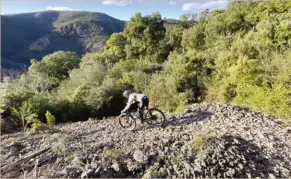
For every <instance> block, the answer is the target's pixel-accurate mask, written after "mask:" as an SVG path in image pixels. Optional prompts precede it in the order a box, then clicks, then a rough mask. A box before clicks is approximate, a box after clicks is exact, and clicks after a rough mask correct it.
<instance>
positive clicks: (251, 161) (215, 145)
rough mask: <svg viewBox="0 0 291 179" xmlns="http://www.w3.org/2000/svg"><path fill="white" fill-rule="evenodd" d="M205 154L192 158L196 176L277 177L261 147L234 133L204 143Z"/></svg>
mask: <svg viewBox="0 0 291 179" xmlns="http://www.w3.org/2000/svg"><path fill="white" fill-rule="evenodd" d="M204 150H205V151H207V152H206V155H203V156H202V157H201V158H199V159H197V161H195V167H194V168H195V169H196V170H194V171H193V173H195V174H194V175H195V176H196V177H197V176H199V177H203V178H205V177H218V178H221V177H224V178H250V177H263V178H267V177H272V176H276V177H280V175H278V174H276V172H274V165H273V164H272V163H271V162H270V161H269V160H268V159H267V157H266V156H265V154H264V153H263V151H262V149H261V148H259V147H258V146H257V145H256V144H253V143H250V142H248V141H246V140H244V139H242V138H240V137H236V136H227V135H226V136H222V137H221V138H214V139H212V140H210V141H209V142H208V143H207V147H206V148H205V149H204Z"/></svg>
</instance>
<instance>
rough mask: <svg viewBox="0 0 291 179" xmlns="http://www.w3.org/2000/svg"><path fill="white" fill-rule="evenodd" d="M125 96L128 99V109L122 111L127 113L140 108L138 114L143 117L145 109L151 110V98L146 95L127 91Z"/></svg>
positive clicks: (124, 93)
mask: <svg viewBox="0 0 291 179" xmlns="http://www.w3.org/2000/svg"><path fill="white" fill-rule="evenodd" d="M123 96H124V97H126V98H128V102H127V105H126V107H125V108H124V109H123V110H122V111H121V113H125V112H127V111H128V110H133V109H136V108H138V112H139V114H140V116H141V117H142V114H143V111H144V109H146V110H148V108H149V98H148V97H147V96H146V95H145V94H141V93H136V92H133V91H130V90H125V91H124V92H123Z"/></svg>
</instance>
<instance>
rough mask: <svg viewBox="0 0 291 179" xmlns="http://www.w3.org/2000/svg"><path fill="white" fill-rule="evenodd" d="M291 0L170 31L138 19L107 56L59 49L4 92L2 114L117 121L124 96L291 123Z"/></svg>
mask: <svg viewBox="0 0 291 179" xmlns="http://www.w3.org/2000/svg"><path fill="white" fill-rule="evenodd" d="M290 19H291V1H290V0H281V1H254V2H249V1H248V2H236V3H231V4H230V5H229V7H228V8H227V9H225V10H214V11H211V12H209V10H205V11H203V12H202V13H200V14H199V15H193V14H188V15H184V16H183V17H181V19H180V20H179V21H178V22H177V23H175V24H166V23H165V20H164V19H162V17H161V15H160V14H159V13H153V14H151V15H147V16H141V14H135V15H134V16H133V17H132V18H131V20H130V21H129V22H128V23H127V25H126V27H125V29H124V31H123V32H121V33H114V34H113V35H111V37H110V38H109V40H108V41H107V43H106V45H105V46H104V47H103V48H102V50H100V51H98V52H96V53H87V54H85V55H84V56H82V57H81V58H80V57H78V56H77V55H76V54H74V53H72V52H65V51H58V52H55V53H53V54H50V55H47V56H45V57H44V58H43V59H42V60H41V61H37V60H32V61H31V66H30V67H29V69H28V71H27V72H26V73H24V74H23V75H22V76H21V77H20V78H17V79H9V78H6V79H5V84H3V85H2V86H1V92H0V94H1V98H0V100H1V101H0V104H1V110H2V112H3V114H5V115H10V114H16V115H18V116H22V117H23V116H24V117H27V116H28V119H31V120H30V121H42V122H45V121H46V113H47V111H49V112H50V113H51V114H52V115H54V116H55V118H56V120H57V122H66V121H78V120H87V119H88V118H89V117H97V118H102V117H103V116H114V115H118V114H119V113H120V111H121V109H122V108H123V107H124V100H125V99H124V98H123V97H122V96H121V94H122V92H123V91H124V90H125V89H133V90H136V91H139V92H143V93H145V94H147V95H148V96H149V98H150V105H152V106H159V108H161V109H163V110H166V111H170V112H179V111H182V110H183V109H184V108H185V107H186V106H187V105H189V104H191V103H196V102H202V101H219V102H224V103H235V104H240V105H247V106H250V107H251V108H253V109H254V110H261V111H264V112H266V113H269V114H272V115H275V116H279V117H281V118H285V119H291V50H290V48H291V21H290Z"/></svg>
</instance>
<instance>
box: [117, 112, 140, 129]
mask: <svg viewBox="0 0 291 179" xmlns="http://www.w3.org/2000/svg"><path fill="white" fill-rule="evenodd" d="M119 124H120V126H121V127H122V128H124V129H127V130H134V129H135V127H136V121H135V119H134V118H133V117H132V116H131V115H128V114H121V115H120V116H119Z"/></svg>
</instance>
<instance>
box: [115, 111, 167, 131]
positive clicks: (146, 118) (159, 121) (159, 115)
mask: <svg viewBox="0 0 291 179" xmlns="http://www.w3.org/2000/svg"><path fill="white" fill-rule="evenodd" d="M134 113H135V114H138V115H134ZM134 116H135V117H134ZM137 119H140V120H141V122H142V123H144V122H146V123H148V124H149V125H153V126H157V127H161V126H163V125H164V123H165V121H166V117H165V114H164V113H163V112H162V111H161V110H159V109H157V108H150V109H149V110H148V111H147V112H146V113H145V114H144V113H143V114H142V116H140V115H139V113H138V112H133V111H131V112H127V113H122V114H121V115H120V116H119V117H118V120H119V124H120V126H121V127H122V128H125V129H128V130H134V129H135V127H136V120H137Z"/></svg>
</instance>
